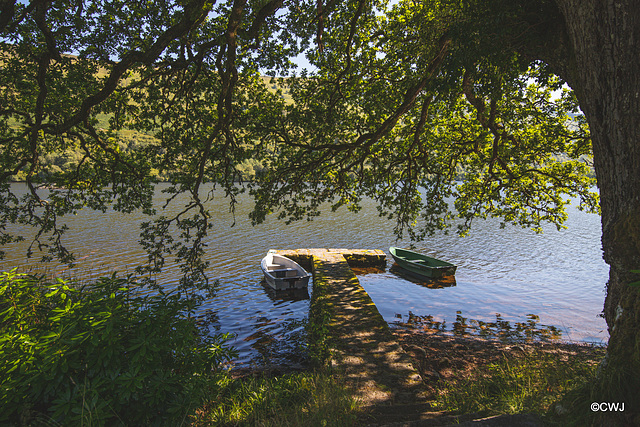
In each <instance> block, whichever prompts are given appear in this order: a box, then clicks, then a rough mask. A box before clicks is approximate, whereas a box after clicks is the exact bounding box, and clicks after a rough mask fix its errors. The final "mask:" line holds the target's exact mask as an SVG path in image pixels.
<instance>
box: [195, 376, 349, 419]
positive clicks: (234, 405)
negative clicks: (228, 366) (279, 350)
mask: <svg viewBox="0 0 640 427" xmlns="http://www.w3.org/2000/svg"><path fill="white" fill-rule="evenodd" d="M357 413H358V404H357V402H356V401H355V400H354V399H353V397H352V396H351V393H350V392H349V391H348V390H347V389H346V388H345V387H344V386H342V385H341V382H340V380H339V379H337V378H334V377H333V376H331V375H330V374H329V373H327V372H326V371H324V372H323V371H315V372H314V371H311V372H303V373H290V374H285V375H282V376H279V377H253V376H249V377H245V378H239V379H231V378H229V379H228V380H227V381H226V382H225V384H224V386H223V387H222V388H221V392H220V393H219V394H217V395H215V396H212V399H211V400H210V401H209V402H207V403H206V404H204V405H203V406H202V407H201V408H200V409H198V410H197V411H196V414H195V416H194V417H193V419H192V421H193V425H196V426H209V425H233V426H256V425H259V426H274V427H275V426H349V425H354V424H356V421H357Z"/></svg>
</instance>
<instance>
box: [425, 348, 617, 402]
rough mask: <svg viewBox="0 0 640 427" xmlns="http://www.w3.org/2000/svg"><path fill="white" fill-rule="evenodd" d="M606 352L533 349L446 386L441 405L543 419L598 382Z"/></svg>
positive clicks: (599, 349)
mask: <svg viewBox="0 0 640 427" xmlns="http://www.w3.org/2000/svg"><path fill="white" fill-rule="evenodd" d="M604 353H605V349H604V348H594V349H592V351H591V352H589V353H583V352H577V353H575V354H570V355H567V354H565V353H560V352H553V351H544V350H541V349H533V350H530V351H529V352H527V351H526V350H525V351H523V352H522V354H521V355H520V356H514V355H511V356H505V357H504V358H503V359H502V360H501V361H499V362H497V363H492V364H488V365H486V366H483V367H478V370H477V372H475V373H474V375H473V376H471V377H468V378H462V379H460V378H456V379H454V380H453V381H448V382H447V383H446V384H443V386H442V387H441V388H440V393H439V394H438V396H437V398H436V399H437V400H436V406H437V407H438V409H441V410H447V411H456V412H460V413H472V412H480V413H483V414H487V415H494V414H515V413H523V412H533V413H537V414H541V415H542V414H545V413H546V412H547V411H548V410H549V408H550V407H551V406H552V405H553V404H554V402H556V401H558V400H559V399H560V398H561V397H562V396H563V395H564V394H565V393H567V392H569V391H571V390H574V389H576V388H578V387H580V386H582V385H583V384H585V383H586V382H588V381H590V380H592V379H594V378H595V374H596V370H597V366H598V365H597V362H598V361H599V360H600V359H601V358H602V357H604Z"/></svg>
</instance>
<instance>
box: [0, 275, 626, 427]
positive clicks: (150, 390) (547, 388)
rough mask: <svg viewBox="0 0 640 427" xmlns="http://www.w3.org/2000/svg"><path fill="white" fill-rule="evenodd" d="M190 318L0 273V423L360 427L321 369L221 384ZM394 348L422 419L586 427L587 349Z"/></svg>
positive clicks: (412, 341)
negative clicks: (415, 375)
mask: <svg viewBox="0 0 640 427" xmlns="http://www.w3.org/2000/svg"><path fill="white" fill-rule="evenodd" d="M193 308H194V306H193V304H192V303H191V302H189V301H185V300H182V299H180V298H179V297H177V296H172V295H155V296H144V295H139V294H138V293H136V292H135V284H134V283H131V282H129V281H127V280H124V279H117V278H115V277H111V278H104V279H100V280H98V281H96V282H95V283H93V284H87V285H83V287H75V286H74V284H73V283H70V282H64V281H60V280H56V281H46V280H44V279H42V278H37V277H33V276H25V275H18V274H15V273H13V272H9V273H1V276H0V423H4V424H8V425H29V424H31V425H70V424H77V425H130V424H132V423H137V424H140V425H148V424H154V423H155V424H164V425H189V424H191V425H197V426H208V425H230V426H236V425H237V426H250V425H261V426H303V425H304V426H345V425H347V426H348V425H361V424H363V423H366V422H371V421H372V420H371V418H368V417H369V416H370V414H367V413H364V412H363V409H362V407H361V406H359V404H358V402H357V401H356V399H355V398H354V397H353V393H352V391H350V390H349V389H348V388H347V387H346V386H345V385H344V381H343V380H342V379H341V378H340V377H337V376H335V375H334V373H332V372H331V370H330V369H329V368H323V369H320V370H317V371H312V370H310V371H307V372H297V373H288V374H284V375H279V376H267V375H258V374H257V373H255V374H249V375H245V376H244V377H240V378H237V377H234V376H233V373H229V372H226V371H224V370H223V369H222V363H223V362H224V361H225V360H227V359H228V358H229V357H232V355H233V354H232V352H230V351H229V350H228V349H225V348H224V346H223V341H224V338H223V337H222V336H217V337H209V336H208V335H207V334H206V333H204V331H203V330H200V329H199V327H198V324H197V322H196V321H195V319H194V318H193V317H191V316H189V312H191V311H192V310H193ZM395 334H396V338H397V339H398V340H399V341H400V343H401V344H402V346H403V347H404V348H405V350H406V351H407V352H409V353H410V354H411V355H412V357H413V363H414V365H415V366H416V367H417V368H418V370H419V371H420V373H421V376H422V378H423V386H424V389H425V391H426V392H427V394H428V395H429V400H430V401H431V406H432V408H433V409H434V410H439V411H443V412H445V413H457V414H464V413H477V414H481V415H485V416H486V415H496V414H513V413H522V412H527V413H536V414H540V415H545V414H548V413H550V412H551V413H557V412H558V408H560V409H561V411H560V412H562V414H563V416H564V418H553V417H547V418H546V420H548V421H550V422H554V421H557V420H561V421H557V422H558V424H561V425H568V423H572V422H573V424H574V425H588V424H589V423H590V422H591V423H594V421H592V420H590V419H589V416H590V415H592V413H591V412H590V411H589V407H588V404H589V403H590V402H592V401H594V400H593V399H594V397H593V394H591V393H590V391H589V390H588V388H585V387H584V386H585V385H588V384H589V383H590V382H592V380H593V379H594V378H595V375H596V371H597V364H598V362H599V361H600V360H601V359H602V357H603V355H604V349H603V348H601V347H586V346H577V345H566V344H561V343H514V342H500V341H497V340H491V339H485V338H478V337H476V338H461V337H456V336H452V335H446V334H439V333H425V332H422V333H416V332H407V331H396V332H395ZM585 390H586V391H585ZM567 396H568V397H567ZM561 399H564V401H562V403H561V404H560V406H558V404H557V403H556V402H558V401H561ZM581 405H582V406H585V405H586V406H585V408H583V409H584V410H582V409H581ZM405 415H406V414H403V413H399V414H398V419H399V420H401V419H403V417H404V416H405ZM583 416H584V417H583ZM581 417H583V418H581ZM594 425H595V424H594ZM621 425H623V424H621Z"/></svg>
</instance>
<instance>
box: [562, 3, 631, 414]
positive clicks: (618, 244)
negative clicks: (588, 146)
mask: <svg viewBox="0 0 640 427" xmlns="http://www.w3.org/2000/svg"><path fill="white" fill-rule="evenodd" d="M555 2H556V4H557V5H558V8H559V10H560V12H561V14H562V16H563V18H564V22H565V32H566V36H567V38H568V40H567V41H568V44H569V49H568V51H570V52H572V57H571V58H567V59H566V61H568V63H572V64H571V65H572V66H573V67H574V70H573V72H572V75H571V83H572V85H573V86H574V89H575V91H576V94H577V96H578V99H579V101H580V106H581V108H582V110H583V112H584V114H585V116H586V118H587V120H588V122H589V127H590V129H591V137H592V144H593V153H594V164H595V170H596V176H597V181H598V187H599V189H600V199H601V201H600V203H601V208H602V248H603V253H604V259H605V261H606V262H607V263H608V264H609V266H610V273H609V281H608V283H607V288H606V290H607V294H606V298H605V304H604V317H605V319H606V321H607V325H608V329H609V334H610V339H609V346H608V356H607V362H606V365H605V369H603V372H605V373H606V374H607V375H609V377H610V378H611V379H615V380H616V381H620V382H621V384H620V387H621V389H620V391H626V392H627V393H630V394H627V396H628V397H627V399H628V401H627V402H626V403H627V405H626V408H628V410H633V411H639V410H640V388H638V383H639V382H640V288H635V287H631V286H629V285H628V284H629V283H631V282H633V281H637V280H639V279H640V275H639V274H635V273H632V272H631V270H640V79H639V78H638V77H639V75H640V74H639V73H640V7H638V4H637V2H636V1H634V0H622V1H619V0H555ZM565 65H566V64H565ZM559 68H560V67H559ZM623 394H624V392H623Z"/></svg>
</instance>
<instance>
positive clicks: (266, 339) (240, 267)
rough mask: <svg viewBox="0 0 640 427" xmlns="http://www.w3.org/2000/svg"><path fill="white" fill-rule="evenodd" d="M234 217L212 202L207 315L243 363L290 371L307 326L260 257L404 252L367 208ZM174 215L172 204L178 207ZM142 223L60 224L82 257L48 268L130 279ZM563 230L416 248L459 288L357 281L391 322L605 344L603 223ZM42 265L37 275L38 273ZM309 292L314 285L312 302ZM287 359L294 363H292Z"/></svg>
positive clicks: (138, 257)
mask: <svg viewBox="0 0 640 427" xmlns="http://www.w3.org/2000/svg"><path fill="white" fill-rule="evenodd" d="M239 200H240V204H239V205H238V206H237V207H236V212H235V226H233V227H231V225H232V224H233V223H234V218H233V215H232V214H231V213H229V209H228V202H227V201H226V200H225V199H223V198H222V197H217V198H215V199H214V200H213V202H212V204H213V205H214V206H215V212H217V213H216V221H217V226H216V228H215V229H214V230H213V232H212V233H211V236H210V237H209V239H208V242H207V243H208V245H209V250H208V251H207V255H206V258H207V260H208V261H210V263H211V268H210V275H211V277H212V278H219V280H220V288H219V290H218V293H217V295H216V297H215V298H214V299H212V300H210V301H208V302H207V304H206V306H205V307H204V308H205V309H211V310H212V311H213V312H215V313H216V319H217V320H216V323H215V327H216V328H219V329H220V330H221V331H226V332H232V333H234V334H235V337H234V338H233V339H232V340H231V344H232V345H234V346H235V347H236V348H237V349H238V350H239V351H240V357H239V360H238V362H237V363H239V364H241V365H242V364H244V365H246V364H254V363H261V362H264V361H272V362H273V361H276V359H277V355H279V354H284V353H286V354H288V356H286V357H287V360H286V363H289V364H292V363H297V362H298V361H299V360H298V359H297V357H298V356H296V354H298V353H299V352H296V351H294V350H295V348H296V347H298V346H299V342H300V335H301V334H302V331H303V329H304V320H305V319H306V316H307V312H308V308H309V299H308V297H307V295H306V294H303V295H296V296H286V297H282V296H276V295H273V294H272V293H270V292H268V289H266V288H265V287H264V285H263V284H262V283H261V280H262V273H261V271H260V267H259V264H260V259H261V258H262V257H263V256H264V254H265V253H266V252H267V250H269V249H272V248H276V249H295V248H311V247H341V248H362V249H364V248H367V249H383V250H385V252H387V253H388V247H389V246H401V247H409V245H410V242H409V241H396V240H395V236H394V235H393V232H392V230H393V223H392V222H390V221H387V220H386V219H382V218H380V217H378V215H377V211H376V209H375V205H374V204H373V203H365V204H364V206H363V209H362V210H361V211H360V212H359V213H357V214H353V213H349V212H346V210H341V211H338V212H330V211H328V212H326V213H325V214H323V215H321V216H320V217H319V218H317V219H315V220H314V221H312V222H307V221H301V222H298V223H295V224H292V225H289V226H287V225H285V224H284V223H283V222H278V221H275V220H273V219H272V220H270V221H268V222H267V223H266V224H262V225H260V226H256V227H252V226H251V223H250V221H249V220H248V218H247V214H248V212H249V211H250V209H251V201H250V199H249V197H248V196H240V198H239ZM176 209H177V207H176ZM142 219H143V218H142V216H140V217H137V216H136V215H135V214H134V215H123V214H119V213H116V212H107V213H105V214H102V213H99V212H98V213H96V212H93V211H90V210H85V211H82V212H80V213H79V214H78V215H77V216H73V217H70V218H68V219H67V220H66V223H67V224H68V225H69V227H70V228H71V230H70V231H69V232H68V233H67V236H66V242H67V243H68V246H69V247H70V248H71V249H72V250H73V251H74V253H75V254H76V256H77V258H78V259H79V262H78V266H77V267H75V268H74V269H73V270H67V269H66V268H65V267H64V266H60V265H55V264H52V265H49V266H47V267H46V269H47V270H48V271H49V272H53V273H55V274H66V275H71V276H75V277H87V276H91V277H94V276H99V275H103V274H106V273H109V272H112V271H119V272H122V273H126V272H132V271H133V268H134V267H135V266H136V265H138V264H140V263H142V262H144V261H145V259H146V256H145V254H144V252H142V251H141V249H140V248H139V247H138V244H137V241H138V240H139V230H138V228H137V227H138V224H139V222H140V221H141V220H142ZM566 225H567V226H568V229H567V230H563V231H560V232H558V231H556V229H555V227H553V226H549V227H547V228H546V229H545V233H544V234H541V235H536V234H535V233H533V232H532V231H529V230H525V229H521V228H515V227H507V228H504V229H500V227H499V221H495V220H487V221H477V222H476V223H475V224H474V227H473V230H472V232H471V234H470V235H469V236H467V237H464V238H460V237H457V236H455V235H443V234H441V235H437V236H435V237H433V238H430V239H428V240H426V241H424V242H420V243H417V244H416V250H418V251H420V252H424V253H427V254H430V255H432V256H436V257H438V258H441V259H444V260H447V261H450V262H453V263H455V264H457V265H458V271H457V273H456V286H453V287H447V288H442V289H430V288H427V287H425V286H421V285H420V284H416V283H414V282H412V281H410V280H407V279H405V278H402V277H399V276H398V275H396V274H394V273H393V272H391V271H389V267H390V266H391V265H392V264H393V263H392V260H391V258H390V256H389V260H388V268H387V270H386V271H385V272H381V273H372V274H362V275H360V280H361V283H362V285H363V286H364V287H365V289H366V290H367V292H368V293H369V294H370V295H371V297H372V298H373V301H374V302H375V303H376V305H377V307H378V309H379V310H380V312H381V313H382V315H383V316H384V317H385V319H386V320H387V321H389V322H393V321H397V320H398V319H399V318H406V316H407V315H408V313H409V312H410V311H411V312H413V313H414V314H416V315H421V316H423V315H432V316H434V317H435V318H436V319H438V320H441V321H442V320H445V321H446V322H447V324H449V325H451V324H452V323H453V321H455V318H456V311H458V310H459V311H462V314H463V315H464V316H465V317H468V318H473V319H477V320H484V321H492V320H495V315H496V313H499V314H501V315H502V317H503V318H504V319H505V320H510V321H523V320H526V315H527V314H529V313H534V314H537V315H538V316H540V323H542V324H545V325H553V326H556V327H558V328H559V329H560V330H561V331H562V332H563V338H564V339H566V340H571V341H591V342H606V340H607V338H608V334H607V332H606V325H605V322H604V320H603V319H601V318H599V317H598V314H599V313H600V312H601V311H602V305H603V301H604V285H605V283H606V280H607V277H608V267H607V266H606V264H605V263H604V261H603V260H602V254H601V244H600V218H599V217H598V216H596V215H591V214H585V213H583V212H580V211H578V210H577V209H574V208H570V214H569V220H568V221H567V224H566ZM25 248H26V246H25V245H24V244H21V245H12V246H10V247H8V248H7V249H8V252H9V253H8V257H7V259H5V260H4V261H2V264H1V265H0V270H6V269H10V268H12V267H20V268H22V269H26V268H27V267H26V266H27V265H32V264H33V262H30V261H29V260H27V259H26V258H25V256H24V254H25V252H26V250H25ZM39 268H40V267H39ZM178 277H179V272H178V271H177V270H175V269H172V268H168V269H167V271H165V272H164V273H163V276H162V277H160V278H159V279H160V280H161V281H162V283H167V284H169V285H170V284H175V283H176V282H177V280H178ZM310 293H311V285H310V289H309V294H310ZM292 354H293V356H292Z"/></svg>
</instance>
